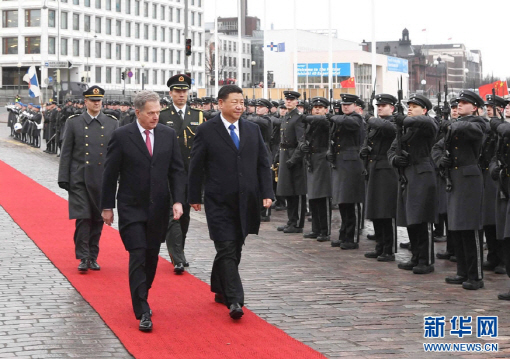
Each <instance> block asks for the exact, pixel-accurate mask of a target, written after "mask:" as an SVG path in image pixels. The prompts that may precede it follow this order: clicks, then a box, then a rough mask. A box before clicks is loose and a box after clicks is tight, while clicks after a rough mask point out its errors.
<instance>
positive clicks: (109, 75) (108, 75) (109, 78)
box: [106, 67, 112, 84]
mask: <svg viewBox="0 0 510 359" xmlns="http://www.w3.org/2000/svg"><path fill="white" fill-rule="evenodd" d="M106 83H107V84H111V83H112V68H111V67H107V68H106Z"/></svg>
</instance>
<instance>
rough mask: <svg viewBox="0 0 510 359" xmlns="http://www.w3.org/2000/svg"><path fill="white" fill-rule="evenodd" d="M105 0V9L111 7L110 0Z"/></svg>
mask: <svg viewBox="0 0 510 359" xmlns="http://www.w3.org/2000/svg"><path fill="white" fill-rule="evenodd" d="M105 1H106V10H111V9H112V0H105Z"/></svg>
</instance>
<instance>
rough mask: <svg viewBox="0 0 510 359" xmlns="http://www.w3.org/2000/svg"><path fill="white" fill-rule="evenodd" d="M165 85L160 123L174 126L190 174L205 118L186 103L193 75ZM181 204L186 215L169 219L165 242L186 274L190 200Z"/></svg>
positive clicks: (179, 270) (177, 77) (178, 268)
mask: <svg viewBox="0 0 510 359" xmlns="http://www.w3.org/2000/svg"><path fill="white" fill-rule="evenodd" d="M166 84H167V86H168V87H169V88H170V96H171V97H172V105H170V106H169V107H168V108H166V109H164V110H163V111H161V114H160V116H159V122H160V123H162V124H164V125H167V126H169V127H171V128H173V129H174V130H175V132H176V133H177V141H178V142H179V147H180V150H181V155H182V162H183V163H184V169H185V171H186V174H187V173H188V169H189V162H190V153H191V148H192V146H193V139H194V138H195V132H196V129H197V127H198V126H199V125H200V124H201V123H202V122H203V121H204V116H203V113H202V111H201V110H196V109H193V108H191V107H189V106H188V105H187V104H186V102H187V100H188V92H189V89H190V87H191V78H190V77H188V76H186V75H184V74H177V75H175V76H172V77H170V78H169V79H168V81H167V83H166ZM186 192H187V190H186ZM182 207H183V215H182V216H181V218H180V219H179V220H174V219H170V222H169V223H168V229H167V233H166V245H167V248H168V253H169V254H170V258H171V259H172V263H173V264H174V273H176V274H181V273H183V272H184V267H187V266H188V265H189V264H188V262H187V260H186V256H185V255H184V244H185V242H186V235H187V233H188V228H189V222H190V214H189V213H190V205H189V203H188V201H185V202H184V203H183V204H182Z"/></svg>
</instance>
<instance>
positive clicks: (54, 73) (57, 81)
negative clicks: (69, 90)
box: [53, 69, 60, 83]
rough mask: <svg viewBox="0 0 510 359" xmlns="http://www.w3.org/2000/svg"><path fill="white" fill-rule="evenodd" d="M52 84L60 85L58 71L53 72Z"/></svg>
mask: <svg viewBox="0 0 510 359" xmlns="http://www.w3.org/2000/svg"><path fill="white" fill-rule="evenodd" d="M53 82H56V83H60V69H55V70H53Z"/></svg>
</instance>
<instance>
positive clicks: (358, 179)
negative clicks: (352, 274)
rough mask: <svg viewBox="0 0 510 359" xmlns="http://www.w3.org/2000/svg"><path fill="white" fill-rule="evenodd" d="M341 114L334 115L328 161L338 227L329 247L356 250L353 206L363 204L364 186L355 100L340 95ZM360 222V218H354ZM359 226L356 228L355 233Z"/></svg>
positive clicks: (360, 121) (360, 127) (359, 119)
mask: <svg viewBox="0 0 510 359" xmlns="http://www.w3.org/2000/svg"><path fill="white" fill-rule="evenodd" d="M341 97H342V101H341V105H342V107H341V110H342V113H343V115H335V116H333V117H332V118H331V120H332V121H333V128H334V131H332V132H333V136H332V141H333V144H332V147H333V148H332V150H331V151H330V152H329V153H328V159H329V160H330V161H331V163H333V165H334V166H333V169H332V178H333V198H332V202H333V205H338V209H339V211H340V217H341V219H342V224H341V226H340V234H339V236H338V240H334V241H332V242H331V246H332V247H340V248H341V249H357V248H358V246H359V244H358V241H354V235H355V232H356V209H355V207H356V204H357V203H363V202H364V200H365V182H364V178H363V163H362V162H361V159H360V157H359V151H360V147H361V144H362V143H363V140H364V123H363V117H361V115H360V114H359V113H358V112H356V108H358V107H359V106H358V105H357V101H359V97H358V96H356V95H351V94H342V95H341ZM358 220H359V221H361V218H358ZM359 229H360V223H359V224H358V230H359Z"/></svg>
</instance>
